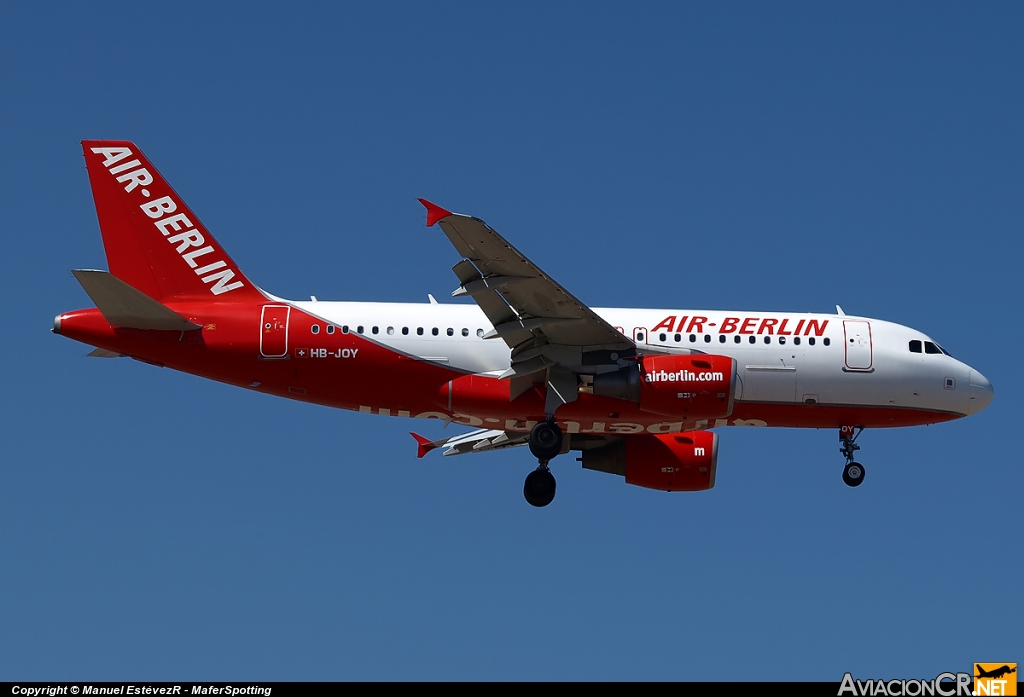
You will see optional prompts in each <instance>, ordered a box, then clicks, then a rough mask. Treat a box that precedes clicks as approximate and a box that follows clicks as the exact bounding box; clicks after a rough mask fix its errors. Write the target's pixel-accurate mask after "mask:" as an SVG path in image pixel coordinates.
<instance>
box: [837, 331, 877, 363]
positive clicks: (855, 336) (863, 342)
mask: <svg viewBox="0 0 1024 697" xmlns="http://www.w3.org/2000/svg"><path fill="white" fill-rule="evenodd" d="M843 329H844V330H845V333H846V341H845V342H844V343H845V344H846V367H847V368H849V369H850V370H871V363H872V360H873V357H872V352H871V323H870V322H864V321H862V320H853V319H848V320H844V321H843Z"/></svg>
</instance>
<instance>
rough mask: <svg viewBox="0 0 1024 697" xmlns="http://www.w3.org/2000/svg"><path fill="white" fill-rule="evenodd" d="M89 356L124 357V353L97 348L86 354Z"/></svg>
mask: <svg viewBox="0 0 1024 697" xmlns="http://www.w3.org/2000/svg"><path fill="white" fill-rule="evenodd" d="M85 355H86V357H87V358H124V354H123V353H118V352H117V351H108V350H107V349H105V348H96V349H93V350H92V351H90V352H89V353H87V354H85Z"/></svg>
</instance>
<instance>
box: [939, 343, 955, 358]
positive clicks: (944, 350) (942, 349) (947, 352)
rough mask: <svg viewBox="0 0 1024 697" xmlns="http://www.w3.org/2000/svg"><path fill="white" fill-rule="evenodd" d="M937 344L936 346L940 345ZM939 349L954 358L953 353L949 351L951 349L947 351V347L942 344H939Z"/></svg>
mask: <svg viewBox="0 0 1024 697" xmlns="http://www.w3.org/2000/svg"><path fill="white" fill-rule="evenodd" d="M935 345H936V346H939V345H938V344H935ZM939 350H940V351H942V352H943V353H944V354H946V355H947V356H949V357H950V358H952V357H953V354H952V353H950V352H949V351H947V350H946V349H944V348H942V347H941V346H939Z"/></svg>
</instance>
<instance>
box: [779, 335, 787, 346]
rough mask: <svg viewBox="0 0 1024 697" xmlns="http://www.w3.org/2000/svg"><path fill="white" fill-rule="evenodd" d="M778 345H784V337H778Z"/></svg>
mask: <svg viewBox="0 0 1024 697" xmlns="http://www.w3.org/2000/svg"><path fill="white" fill-rule="evenodd" d="M779 343H780V344H784V343H786V337H784V336H780V337H779Z"/></svg>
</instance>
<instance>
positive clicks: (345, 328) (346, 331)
mask: <svg viewBox="0 0 1024 697" xmlns="http://www.w3.org/2000/svg"><path fill="white" fill-rule="evenodd" d="M341 333H342V334H348V325H347V324H343V325H341Z"/></svg>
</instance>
